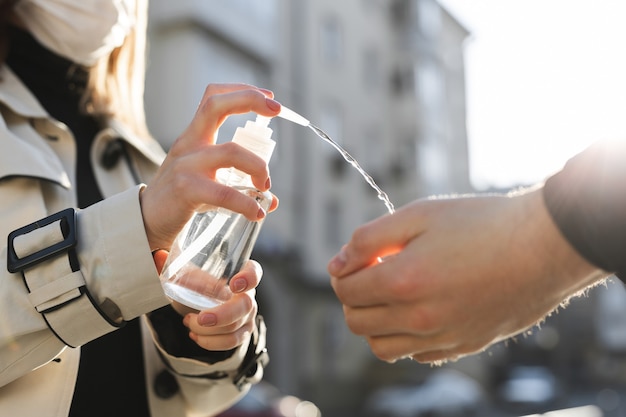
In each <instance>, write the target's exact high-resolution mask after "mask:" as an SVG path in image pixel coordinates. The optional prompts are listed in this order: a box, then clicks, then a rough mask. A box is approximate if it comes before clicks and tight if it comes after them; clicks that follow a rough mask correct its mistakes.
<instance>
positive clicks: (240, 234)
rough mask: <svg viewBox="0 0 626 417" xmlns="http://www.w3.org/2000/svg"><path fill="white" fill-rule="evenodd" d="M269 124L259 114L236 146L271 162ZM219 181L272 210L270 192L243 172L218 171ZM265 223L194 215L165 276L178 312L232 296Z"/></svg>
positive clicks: (219, 213)
mask: <svg viewBox="0 0 626 417" xmlns="http://www.w3.org/2000/svg"><path fill="white" fill-rule="evenodd" d="M269 121H270V119H269V118H267V117H263V116H257V118H256V121H248V122H246V124H245V127H243V128H242V127H239V128H237V130H236V131H235V135H234V136H233V142H235V143H238V144H239V145H241V146H243V147H245V148H246V149H249V150H250V151H252V152H254V153H255V154H256V155H258V156H260V157H261V158H263V159H264V160H265V161H266V162H269V160H270V157H271V155H272V152H273V150H274V146H275V145H276V142H274V141H273V140H272V139H271V136H272V129H270V128H269V127H268V124H269ZM216 178H217V180H218V181H219V182H221V183H223V184H225V185H228V186H231V187H233V188H235V189H237V190H239V191H240V192H241V193H244V194H246V195H248V196H250V197H251V198H254V199H256V200H257V201H258V203H259V204H260V205H261V207H263V209H264V210H266V211H267V210H268V209H269V207H270V204H271V202H272V195H271V193H269V192H261V191H259V190H257V189H256V188H255V187H254V185H253V184H252V180H251V178H250V176H249V175H248V174H246V173H245V172H242V171H239V170H237V169H235V168H225V169H220V170H218V172H217V174H216ZM262 223H263V220H259V221H250V220H248V219H247V218H246V217H244V216H243V215H242V214H240V213H236V212H233V211H230V210H227V209H224V208H221V207H215V208H213V209H211V210H208V211H206V212H202V213H196V214H195V215H194V216H193V217H192V218H191V219H190V220H189V222H187V224H186V225H185V227H184V228H183V230H182V231H181V232H180V233H179V235H178V236H177V237H176V239H175V241H174V243H173V245H172V248H171V250H170V253H169V256H168V258H167V261H166V263H165V265H164V267H163V271H162V272H161V283H162V285H163V289H164V291H165V294H166V295H167V296H168V297H169V298H170V300H172V305H173V307H174V308H175V309H176V310H177V311H178V312H179V313H180V314H186V313H188V312H197V311H199V310H204V309H207V308H211V307H214V306H216V305H218V304H221V303H223V302H225V301H227V300H228V299H230V298H231V297H232V292H231V291H230V288H229V286H228V283H229V282H230V279H231V278H232V277H233V275H235V274H236V273H237V272H238V271H239V270H240V269H241V267H242V266H243V265H244V263H246V262H247V261H248V260H249V259H250V254H251V252H252V249H253V246H254V244H255V242H256V239H257V237H258V234H259V231H260V229H261V225H262Z"/></svg>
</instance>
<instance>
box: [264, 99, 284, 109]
mask: <svg viewBox="0 0 626 417" xmlns="http://www.w3.org/2000/svg"><path fill="white" fill-rule="evenodd" d="M265 104H267V107H269V108H270V110H274V111H276V110H280V103H279V102H277V101H276V100H273V99H271V98H269V97H268V98H266V99H265Z"/></svg>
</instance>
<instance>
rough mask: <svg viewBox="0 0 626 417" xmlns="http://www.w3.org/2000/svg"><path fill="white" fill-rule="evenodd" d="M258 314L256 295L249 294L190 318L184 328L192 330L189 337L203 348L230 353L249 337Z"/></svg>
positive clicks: (246, 293)
mask: <svg viewBox="0 0 626 417" xmlns="http://www.w3.org/2000/svg"><path fill="white" fill-rule="evenodd" d="M257 311H258V307H257V303H256V301H255V299H254V291H248V292H245V293H242V294H237V295H235V296H234V297H233V298H232V299H231V300H229V301H228V302H226V303H224V304H221V305H219V306H217V307H214V308H212V309H209V310H205V311H201V312H199V313H197V314H188V315H186V316H185V318H184V320H183V324H184V325H185V326H187V327H188V328H189V330H190V334H189V337H190V338H191V339H192V340H194V341H195V342H196V343H198V345H200V346H201V347H203V348H205V349H208V350H227V349H232V348H235V347H237V346H239V345H241V344H242V343H243V342H244V341H245V340H246V339H247V338H248V337H249V335H250V334H251V333H252V331H253V330H254V317H256V314H257Z"/></svg>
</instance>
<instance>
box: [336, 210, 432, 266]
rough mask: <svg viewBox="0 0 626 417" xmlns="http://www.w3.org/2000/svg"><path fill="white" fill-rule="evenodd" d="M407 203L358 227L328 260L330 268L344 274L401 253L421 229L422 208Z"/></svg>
mask: <svg viewBox="0 0 626 417" xmlns="http://www.w3.org/2000/svg"><path fill="white" fill-rule="evenodd" d="M410 207H411V206H407V207H403V208H402V209H400V210H398V211H397V212H395V213H394V214H393V215H385V216H382V217H379V218H378V219H376V220H373V221H371V222H369V223H367V224H365V225H363V226H361V227H359V228H358V229H356V230H355V232H354V234H353V235H352V239H351V240H350V242H349V243H348V244H347V245H345V246H344V247H343V248H342V250H341V251H340V252H339V253H338V254H337V255H336V256H335V257H334V258H333V259H331V261H330V262H329V263H328V272H329V273H330V275H332V276H335V277H343V276H345V275H348V274H350V273H352V272H354V271H356V270H359V269H361V268H364V267H366V266H370V265H373V264H375V263H377V261H378V259H380V258H384V257H386V256H389V255H392V254H395V253H398V252H399V251H401V250H402V248H403V247H404V246H405V245H406V243H407V242H408V241H410V240H411V239H413V238H415V237H416V236H417V235H418V234H419V232H420V221H419V211H418V210H416V209H414V208H413V209H412V210H410V209H409V208H410Z"/></svg>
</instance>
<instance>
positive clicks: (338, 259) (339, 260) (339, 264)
mask: <svg viewBox="0 0 626 417" xmlns="http://www.w3.org/2000/svg"><path fill="white" fill-rule="evenodd" d="M346 261H347V258H346V252H345V250H344V249H341V251H339V253H338V254H337V255H335V257H334V258H333V259H331V260H330V263H329V266H328V269H330V270H331V271H334V272H339V271H341V270H342V269H343V267H344V266H346Z"/></svg>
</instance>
